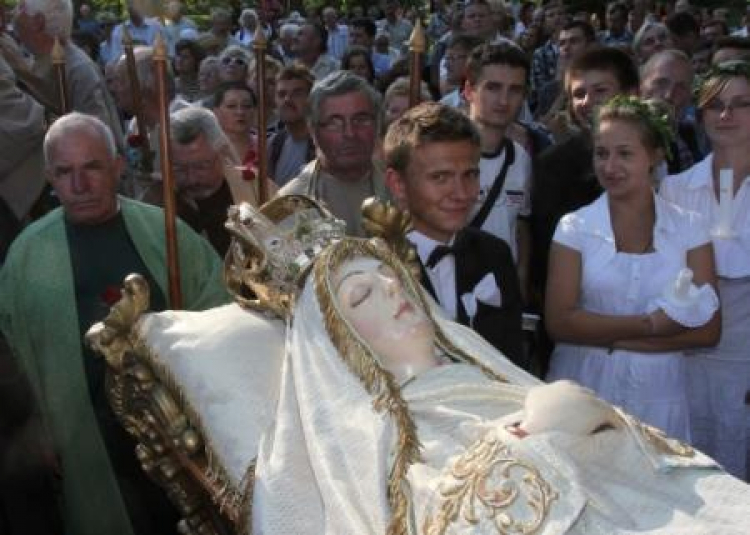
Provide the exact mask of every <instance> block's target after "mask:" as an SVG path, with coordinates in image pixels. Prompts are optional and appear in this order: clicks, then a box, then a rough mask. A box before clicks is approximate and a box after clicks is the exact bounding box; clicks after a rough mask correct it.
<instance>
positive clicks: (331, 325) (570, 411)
mask: <svg viewBox="0 0 750 535" xmlns="http://www.w3.org/2000/svg"><path fill="white" fill-rule="evenodd" d="M432 312H434V309H432V308H430V306H429V305H428V304H427V301H426V298H425V294H424V293H423V291H422V290H421V288H420V287H419V285H418V283H417V282H416V280H415V279H414V278H413V276H412V275H411V274H410V272H409V271H408V270H407V269H406V267H405V266H404V265H403V264H401V263H400V262H398V260H397V259H396V258H395V257H394V256H393V254H391V253H390V252H389V251H388V250H387V249H386V248H385V247H384V246H381V245H378V244H374V243H372V242H367V241H364V240H356V239H344V240H342V241H340V242H339V243H337V244H335V245H332V246H330V247H329V248H327V249H326V250H325V251H324V252H323V253H322V254H321V255H320V257H318V259H317V260H316V262H315V265H314V267H313V271H312V275H311V276H310V278H309V280H308V281H307V283H306V284H305V287H304V289H303V291H302V292H301V295H300V296H299V297H298V299H297V304H296V306H295V308H294V316H293V319H292V320H291V321H292V323H291V325H290V328H289V330H288V335H287V336H288V339H287V348H286V355H285V358H284V363H283V365H282V370H281V385H280V390H279V402H278V405H277V407H276V412H275V414H274V418H273V422H274V423H273V425H272V427H271V428H270V429H269V430H268V431H267V432H266V434H265V436H264V438H263V440H262V443H261V447H260V453H259V457H258V461H257V467H256V471H255V485H254V491H253V492H254V494H253V514H252V520H253V533H254V535H281V534H283V535H288V534H291V533H294V534H298V533H311V534H312V533H314V534H316V535H317V534H320V535H342V534H347V535H349V534H356V535H383V534H388V535H407V534H413V535H416V534H420V535H440V534H464V535H465V534H474V535H481V534H501V533H503V534H507V533H526V534H532V533H533V534H542V535H553V534H568V533H569V534H583V533H586V534H597V535H605V534H606V535H613V534H626V533H627V534H631V533H640V534H645V533H648V534H651V535H655V534H659V535H667V534H674V535H676V534H680V535H685V534H693V535H698V534H701V535H703V534H706V533H711V534H712V535H730V534H732V535H735V534H736V535H739V534H741V533H743V532H745V531H746V527H747V526H746V523H747V518H748V517H749V515H750V487H748V486H747V485H745V484H743V483H741V482H740V481H738V480H737V479H735V478H733V477H731V476H728V475H726V474H725V473H724V472H722V471H721V470H719V469H717V467H716V466H715V464H714V463H713V461H712V460H711V459H709V458H707V457H705V456H703V455H701V454H700V453H698V452H696V451H694V450H692V449H691V448H689V447H687V446H685V445H683V444H681V443H679V442H677V441H674V440H670V439H667V438H665V437H664V436H663V435H661V434H659V433H658V432H656V431H655V430H654V429H653V428H648V427H646V426H644V425H643V424H641V423H640V422H638V421H637V420H635V419H634V418H632V417H630V416H627V415H626V414H624V413H623V412H621V411H619V410H617V409H615V408H613V407H612V406H610V405H609V404H607V403H605V402H603V401H601V400H599V399H597V398H595V397H593V396H592V395H591V393H590V392H589V391H586V390H584V389H582V388H580V387H578V386H576V385H574V384H572V383H562V384H561V383H555V384H552V385H545V386H539V385H540V382H539V381H538V380H537V379H535V378H533V377H532V376H530V375H528V374H527V373H526V372H524V371H522V370H520V369H519V368H517V367H515V366H514V365H513V364H512V363H510V362H509V361H508V360H507V359H505V358H504V357H503V356H502V355H501V354H499V353H498V352H497V351H496V350H494V348H492V347H491V346H490V345H489V344H487V343H486V342H485V341H484V340H483V339H482V338H481V337H479V336H478V335H476V334H475V333H474V332H473V331H471V330H469V329H466V328H465V327H462V326H460V325H458V324H456V323H454V322H450V321H447V320H442V319H440V318H439V317H435V316H434V315H433V314H432Z"/></svg>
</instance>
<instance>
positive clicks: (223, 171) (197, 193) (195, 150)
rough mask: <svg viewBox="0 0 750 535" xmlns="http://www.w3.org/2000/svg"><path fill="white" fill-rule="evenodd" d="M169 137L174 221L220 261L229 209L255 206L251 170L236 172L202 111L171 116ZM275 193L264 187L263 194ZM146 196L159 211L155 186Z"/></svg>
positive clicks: (213, 121)
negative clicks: (189, 230)
mask: <svg viewBox="0 0 750 535" xmlns="http://www.w3.org/2000/svg"><path fill="white" fill-rule="evenodd" d="M170 133H171V143H172V145H171V147H172V171H173V174H174V178H175V189H176V191H175V193H176V201H177V215H179V217H180V218H181V219H182V220H183V221H185V222H186V223H187V224H188V225H190V226H191V227H192V228H193V230H195V231H196V232H198V233H199V234H202V235H204V236H205V237H206V238H207V239H208V241H209V242H211V245H213V247H214V249H216V252H217V253H219V255H220V256H222V257H223V256H224V255H225V254H226V252H227V249H228V248H229V242H230V235H229V232H228V231H227V229H226V227H225V226H224V223H225V222H226V219H227V210H228V209H229V207H230V206H231V205H232V204H239V203H241V202H248V203H250V204H253V205H256V206H257V205H258V198H257V183H258V182H257V176H256V173H255V169H254V168H238V167H237V160H236V159H235V158H234V157H233V155H232V145H231V141H230V140H229V138H228V137H227V135H226V134H225V132H224V131H223V130H222V128H221V126H220V123H219V121H218V120H217V118H216V116H215V115H214V113H212V112H211V111H209V110H207V109H205V108H202V107H197V106H190V107H187V108H183V109H181V110H178V111H176V112H175V113H173V114H172V115H171V117H170ZM275 189H276V188H275V187H273V185H272V184H271V183H270V181H268V191H269V192H271V193H273V192H274V191H275ZM152 191H154V192H155V193H156V195H155V196H154V198H152V199H149V200H150V201H154V204H159V205H161V204H162V202H161V200H162V189H161V184H156V185H155V188H153V189H152Z"/></svg>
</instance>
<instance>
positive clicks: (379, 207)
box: [362, 197, 421, 279]
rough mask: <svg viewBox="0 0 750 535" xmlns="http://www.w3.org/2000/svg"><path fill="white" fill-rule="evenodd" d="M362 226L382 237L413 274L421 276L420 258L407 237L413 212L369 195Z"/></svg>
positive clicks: (363, 207) (366, 200)
mask: <svg viewBox="0 0 750 535" xmlns="http://www.w3.org/2000/svg"><path fill="white" fill-rule="evenodd" d="M362 226H363V227H364V229H365V231H366V232H367V234H368V235H369V236H371V237H373V238H380V239H382V240H383V241H384V242H385V243H386V244H388V246H389V247H390V248H391V250H392V251H393V252H394V253H395V254H396V256H397V257H398V258H400V259H401V261H402V262H404V264H405V265H406V266H408V267H409V270H410V271H411V273H412V275H414V276H415V277H416V278H417V279H419V278H420V277H421V274H420V270H419V260H418V259H417V252H416V251H415V249H414V246H413V245H412V244H411V242H410V241H409V240H408V238H407V237H406V233H407V232H409V231H410V230H411V214H409V212H408V211H406V210H400V209H399V208H396V207H395V206H393V205H391V204H390V203H387V202H383V201H381V200H380V199H378V198H377V197H369V198H367V199H365V200H364V202H363V203H362Z"/></svg>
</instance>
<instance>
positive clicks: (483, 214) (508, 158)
mask: <svg viewBox="0 0 750 535" xmlns="http://www.w3.org/2000/svg"><path fill="white" fill-rule="evenodd" d="M504 144H505V150H504V152H505V161H504V162H503V166H502V168H501V169H500V172H499V173H498V174H497V177H495V181H494V182H493V183H492V187H491V188H490V191H489V193H488V194H487V198H486V199H485V200H484V204H482V207H481V208H480V209H479V212H477V215H475V216H474V219H472V220H471V223H469V226H470V227H474V228H482V225H484V222H485V220H486V219H487V216H488V215H490V210H492V207H493V206H494V205H495V201H497V198H498V197H499V196H500V192H501V191H503V186H504V185H505V178H506V177H507V176H508V169H509V168H510V166H511V165H513V161H514V160H515V159H516V149H515V147H514V146H513V141H512V140H511V139H509V138H507V137H506V138H505V141H504Z"/></svg>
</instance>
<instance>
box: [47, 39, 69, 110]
mask: <svg viewBox="0 0 750 535" xmlns="http://www.w3.org/2000/svg"><path fill="white" fill-rule="evenodd" d="M51 58H52V69H53V70H54V71H55V81H56V82H57V94H58V96H59V98H60V115H65V114H66V113H68V112H69V111H70V105H69V104H68V103H69V102H70V101H69V100H68V80H67V77H66V73H65V49H64V48H63V46H62V45H61V44H60V38H59V37H55V44H54V45H52V55H51Z"/></svg>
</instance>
